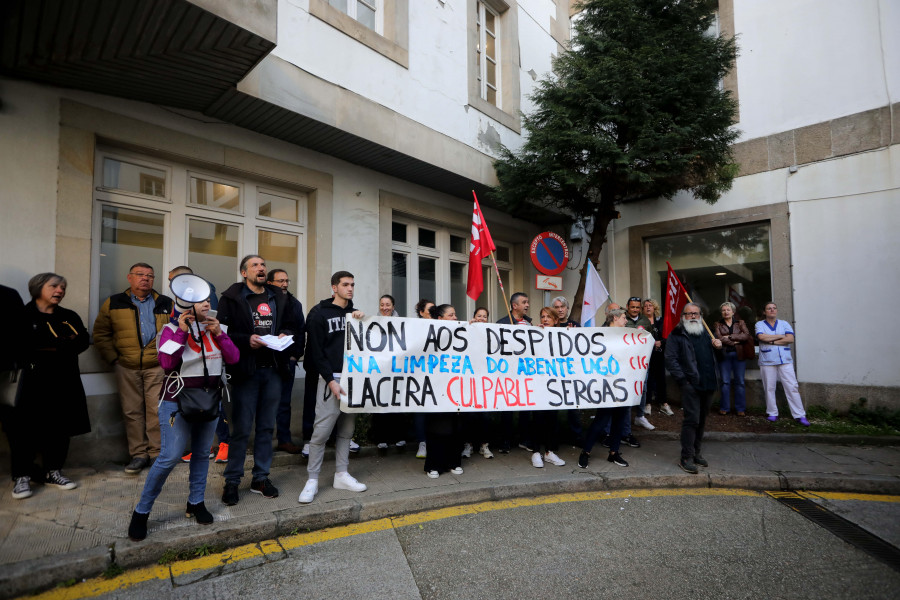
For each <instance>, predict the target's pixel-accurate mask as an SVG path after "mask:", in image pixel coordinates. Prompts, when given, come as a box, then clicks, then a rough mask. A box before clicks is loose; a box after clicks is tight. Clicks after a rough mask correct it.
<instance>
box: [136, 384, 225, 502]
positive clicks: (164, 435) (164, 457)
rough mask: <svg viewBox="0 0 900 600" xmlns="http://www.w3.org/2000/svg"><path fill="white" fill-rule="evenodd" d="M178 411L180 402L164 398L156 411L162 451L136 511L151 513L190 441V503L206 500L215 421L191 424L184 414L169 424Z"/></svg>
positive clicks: (148, 477) (150, 473)
mask: <svg viewBox="0 0 900 600" xmlns="http://www.w3.org/2000/svg"><path fill="white" fill-rule="evenodd" d="M176 410H178V403H177V402H170V401H168V400H164V401H163V402H161V403H160V405H159V409H158V410H157V416H158V417H159V431H160V450H159V457H158V458H157V459H156V462H154V463H153V466H152V467H150V470H149V471H148V473H147V480H146V481H145V482H144V491H143V492H141V499H140V501H139V502H138V505H137V507H135V509H134V510H135V512H139V513H141V514H142V515H147V514H150V510H151V509H152V508H153V503H154V502H155V501H156V498H157V496H159V493H160V491H162V486H163V484H164V483H165V482H166V479H167V478H168V477H169V473H171V472H172V469H174V468H175V465H177V464H178V463H179V462H181V452H182V450H183V449H184V448H185V445H186V444H187V443H188V440H190V444H191V446H190V447H191V453H192V454H191V464H190V469H191V471H190V477H189V479H188V482H189V484H188V485H189V489H190V492H189V493H188V502H190V503H191V504H199V503H201V502H203V496H204V493H205V492H206V473H207V471H209V447H210V445H211V444H212V440H213V434H214V433H215V431H216V421H215V420H212V421H206V422H203V423H188V422H187V421H185V420H184V419H183V418H181V414H180V413H179V414H176V415H175V423H174V424H172V425H169V417H170V416H171V415H172V413H173V412H175V411H176Z"/></svg>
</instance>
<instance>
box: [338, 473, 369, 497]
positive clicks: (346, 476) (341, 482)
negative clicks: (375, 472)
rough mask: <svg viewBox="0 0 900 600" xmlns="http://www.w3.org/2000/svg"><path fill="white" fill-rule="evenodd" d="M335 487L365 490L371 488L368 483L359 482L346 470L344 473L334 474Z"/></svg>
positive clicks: (358, 490)
mask: <svg viewBox="0 0 900 600" xmlns="http://www.w3.org/2000/svg"><path fill="white" fill-rule="evenodd" d="M334 489H336V490H350V491H351V492H364V491H366V490H367V489H369V488H368V487H367V486H366V484H364V483H360V482H358V481H357V480H356V478H355V477H354V476H353V475H351V474H350V473H347V472H346V471H344V472H343V473H335V474H334Z"/></svg>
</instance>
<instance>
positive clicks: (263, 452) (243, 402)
mask: <svg viewBox="0 0 900 600" xmlns="http://www.w3.org/2000/svg"><path fill="white" fill-rule="evenodd" d="M280 399H281V376H280V375H279V374H278V371H277V370H276V369H275V368H274V367H263V368H259V367H257V369H256V371H254V372H253V375H251V376H250V377H249V378H248V379H246V380H244V381H242V382H241V383H238V384H235V385H234V387H233V388H232V393H231V401H232V404H233V406H232V408H231V444H229V445H228V464H227V465H226V466H225V483H233V484H235V485H236V484H239V483H240V482H241V477H243V476H244V460H245V459H246V458H247V456H246V455H247V445H248V443H249V440H250V430H251V429H253V424H254V421H256V428H255V429H254V433H255V437H254V440H253V471H252V473H253V481H259V480H261V479H265V478H266V477H268V476H269V469H270V468H271V467H272V433H273V432H274V431H275V412H276V411H277V410H278V402H279V400H280Z"/></svg>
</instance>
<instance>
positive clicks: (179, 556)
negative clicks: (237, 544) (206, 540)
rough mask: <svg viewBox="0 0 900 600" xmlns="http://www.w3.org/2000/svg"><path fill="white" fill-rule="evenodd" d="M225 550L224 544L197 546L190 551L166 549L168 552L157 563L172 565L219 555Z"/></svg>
mask: <svg viewBox="0 0 900 600" xmlns="http://www.w3.org/2000/svg"><path fill="white" fill-rule="evenodd" d="M224 550H225V546H224V545H223V544H203V545H202V546H197V547H196V548H191V549H189V550H175V549H174V548H166V551H165V552H163V555H162V556H160V557H159V560H158V561H156V562H157V563H159V564H161V565H170V564H172V563H173V562H178V561H182V560H191V559H192V558H199V557H201V556H209V555H211V554H218V553H219V552H223V551H224Z"/></svg>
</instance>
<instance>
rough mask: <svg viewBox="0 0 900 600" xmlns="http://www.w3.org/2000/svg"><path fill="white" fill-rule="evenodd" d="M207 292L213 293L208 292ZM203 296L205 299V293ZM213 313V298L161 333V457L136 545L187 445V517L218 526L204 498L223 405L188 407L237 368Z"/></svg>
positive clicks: (132, 531) (148, 486)
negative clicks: (229, 369)
mask: <svg viewBox="0 0 900 600" xmlns="http://www.w3.org/2000/svg"><path fill="white" fill-rule="evenodd" d="M179 277H186V276H179ZM190 277H194V276H190ZM177 279H178V277H176V278H175V279H173V285H172V290H173V292H175V294H176V296H179V295H180V294H179V293H178V291H177V290H176V288H177V286H176V285H174V282H175V281H176V280H177ZM196 279H199V278H196ZM201 281H202V280H201ZM205 290H206V292H207V293H208V288H205ZM189 291H190V292H191V293H193V294H194V295H195V296H196V295H197V294H198V292H196V291H195V290H193V289H191V290H189ZM199 295H200V297H202V295H203V292H202V291H201V292H199ZM181 299H182V300H184V299H185V298H184V297H181ZM209 310H210V304H209V299H206V300H203V301H202V302H195V303H193V305H192V308H191V309H190V310H186V311H184V312H182V313H181V314H180V315H179V316H178V321H177V324H174V323H169V324H168V325H166V326H165V327H164V328H163V329H162V331H161V332H160V335H159V338H158V341H157V343H158V345H159V348H158V350H159V364H160V366H161V367H162V368H163V370H164V371H165V372H166V380H165V385H164V386H163V394H162V399H161V400H160V403H159V409H158V410H157V413H158V415H159V428H160V432H161V439H162V443H161V447H160V453H159V458H157V459H156V462H155V463H153V466H152V467H151V468H150V471H149V472H148V473H147V480H146V482H144V490H143V492H142V493H141V499H140V501H139V502H138V504H137V506H136V507H135V509H134V513H133V514H132V515H131V524H130V525H129V526H128V537H129V538H131V539H132V540H134V541H140V540H143V539H144V538H146V537H147V519H148V518H149V516H150V510H151V509H152V508H153V503H154V501H155V500H156V498H157V497H158V496H159V494H160V492H161V491H162V486H163V484H164V483H165V482H166V479H167V478H168V476H169V473H171V472H172V469H173V468H175V465H177V464H178V463H179V462H180V461H181V453H182V450H183V449H184V448H185V446H186V445H187V444H188V442H190V448H191V451H192V454H191V461H190V476H189V479H188V485H189V490H190V491H189V493H188V500H187V508H186V509H185V516H186V517H194V518H196V519H197V522H198V523H200V524H202V525H208V524H210V523H212V522H213V516H212V514H211V513H210V512H209V511H208V510H207V509H206V505H205V504H204V502H203V497H204V494H205V492H206V475H207V472H208V470H209V453H208V452H209V447H210V444H211V443H212V439H213V435H214V434H215V430H216V419H217V418H218V401H216V402H215V405H214V410H212V411H211V412H209V414H206V413H200V412H196V411H194V412H192V410H191V409H190V408H189V406H191V407H195V406H196V403H195V402H194V399H195V398H196V397H198V396H199V397H201V398H202V397H203V396H204V394H210V393H212V394H213V395H215V394H216V393H217V392H218V390H220V389H221V386H222V385H224V382H223V379H224V377H223V376H224V372H225V371H224V368H225V365H226V364H229V365H232V364H235V363H237V361H238V359H239V358H240V352H239V351H238V349H237V347H236V346H235V345H234V342H232V341H231V339H230V338H229V337H228V335H227V333H226V332H225V330H226V327H225V326H223V325H220V324H219V321H218V320H217V319H216V318H215V317H212V316H210V315H209ZM211 405H212V404H211Z"/></svg>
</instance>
